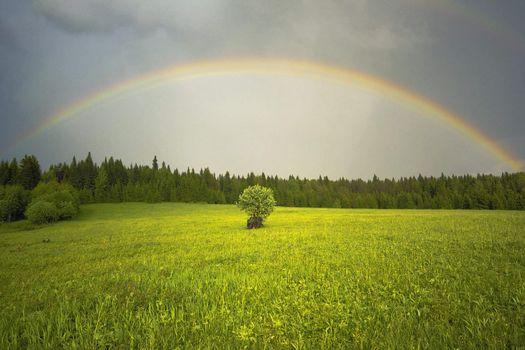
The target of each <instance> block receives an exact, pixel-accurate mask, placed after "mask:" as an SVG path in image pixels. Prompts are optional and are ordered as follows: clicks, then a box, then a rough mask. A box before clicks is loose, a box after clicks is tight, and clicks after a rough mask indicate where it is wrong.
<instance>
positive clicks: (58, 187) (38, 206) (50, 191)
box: [26, 182, 80, 224]
mask: <svg viewBox="0 0 525 350" xmlns="http://www.w3.org/2000/svg"><path fill="white" fill-rule="evenodd" d="M32 196H33V200H32V201H31V204H30V205H29V207H28V209H27V211H26V217H27V218H28V219H29V221H31V222H32V223H35V224H42V223H46V222H53V221H57V220H63V219H69V218H72V217H74V216H75V215H76V214H77V213H78V212H79V210H80V199H79V196H78V192H77V191H76V190H75V189H74V188H73V187H72V186H71V185H69V184H64V183H62V184H59V183H57V182H47V183H43V182H42V183H40V184H38V186H37V187H35V189H34V190H33V192H32Z"/></svg>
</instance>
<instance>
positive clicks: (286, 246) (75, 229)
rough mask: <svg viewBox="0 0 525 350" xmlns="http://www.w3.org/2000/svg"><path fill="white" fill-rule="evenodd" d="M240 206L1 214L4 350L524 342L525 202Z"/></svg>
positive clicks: (503, 345)
mask: <svg viewBox="0 0 525 350" xmlns="http://www.w3.org/2000/svg"><path fill="white" fill-rule="evenodd" d="M243 214H244V213H241V212H239V210H238V209H237V208H236V207H234V206H231V205H229V206H218V205H195V204H172V203H162V204H154V205H148V204H142V203H125V204H92V205H87V206H84V207H83V210H82V214H81V215H79V216H78V217H77V219H76V220H72V221H65V222H61V223H60V224H57V225H53V226H46V225H44V226H41V227H37V228H34V227H32V230H31V231H25V230H23V229H22V227H23V225H21V224H20V223H11V224H6V225H0V266H2V268H1V269H0V271H1V274H0V282H1V283H0V305H2V317H0V349H18V348H22V349H26V348H28V349H43V348H47V349H64V348H65V349H70V348H78V349H98V348H104V349H113V348H123V349H177V348H180V349H245V348H248V349H265V348H266V349H291V348H303V349H416V348H421V349H519V348H520V347H523V344H524V343H523V342H524V329H525V318H524V313H523V310H524V308H525V304H524V301H525V288H524V287H523V286H524V285H525V264H524V253H523V248H524V247H525V234H524V230H523V227H524V226H525V213H523V212H506V211H473V210H472V211H430V210H420V211H415V210H406V211H404V210H388V211H387V210H382V211H380V210H345V209H333V210H332V209H310V208H308V209H298V208H283V207H278V208H276V209H275V211H274V212H273V213H272V214H271V215H272V225H271V226H268V227H267V228H266V229H265V231H264V234H253V235H246V232H245V230H244V228H243V227H242V226H241V225H239V220H240V219H242V217H243ZM20 229H22V230H21V231H17V230H20ZM48 240H49V242H48ZM45 242H46V243H45Z"/></svg>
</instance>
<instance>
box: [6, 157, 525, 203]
mask: <svg viewBox="0 0 525 350" xmlns="http://www.w3.org/2000/svg"><path fill="white" fill-rule="evenodd" d="M39 181H42V182H51V181H56V182H58V183H65V184H70V185H71V186H72V187H73V188H74V189H76V190H77V191H78V196H79V198H80V201H81V202H82V203H94V202H130V201H133V202H137V201H138V202H141V201H142V202H161V201H166V202H204V203H220V204H226V203H228V204H233V203H235V202H236V201H237V199H238V197H239V194H240V193H241V192H242V191H243V190H244V189H245V188H246V187H248V186H251V185H255V184H259V185H261V186H265V187H269V188H271V189H272V190H273V192H274V195H275V200H276V201H277V205H280V206H295V207H324V208H379V209H390V208H398V209H511V210H525V173H523V172H518V173H503V174H501V175H498V176H496V175H484V174H478V175H475V176H473V175H463V176H455V175H453V176H445V175H443V174H442V175H441V176H439V177H433V176H422V175H419V176H417V177H402V178H399V179H379V178H378V177H377V176H375V175H374V177H373V178H372V179H370V180H362V179H354V180H349V179H345V178H340V179H338V180H331V179H329V178H328V177H326V176H324V177H321V176H320V177H319V178H317V179H306V178H299V177H298V176H289V177H288V178H282V177H278V176H272V175H266V174H264V173H262V174H258V175H256V174H254V173H249V174H247V175H232V174H230V172H226V173H224V174H218V175H217V174H215V173H212V172H211V171H210V169H208V168H205V169H200V170H198V171H195V170H194V169H190V168H187V169H186V170H184V171H179V170H178V169H173V170H172V169H171V168H170V166H169V165H166V163H164V162H162V163H161V164H160V165H159V162H158V160H157V157H154V159H153V161H152V164H151V165H137V164H133V165H127V166H126V165H124V164H123V162H122V161H121V160H119V159H114V158H113V157H110V158H106V159H104V161H103V162H102V163H101V164H97V163H95V162H94V161H93V159H92V157H91V154H88V155H87V157H86V158H85V159H82V160H77V159H76V158H75V157H74V158H73V160H72V161H71V162H69V163H65V162H64V163H59V164H54V165H51V166H50V167H49V169H48V170H46V171H45V172H41V170H40V166H39V164H38V160H37V159H36V157H34V156H25V157H24V158H23V159H22V160H21V161H20V162H17V161H16V159H13V160H12V161H11V162H7V161H2V162H0V185H1V186H4V187H5V186H8V185H17V184H18V185H20V186H22V187H23V188H24V189H26V190H31V189H32V188H34V187H35V186H36V185H37V184H38V182H39Z"/></svg>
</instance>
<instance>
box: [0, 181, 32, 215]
mask: <svg viewBox="0 0 525 350" xmlns="http://www.w3.org/2000/svg"><path fill="white" fill-rule="evenodd" d="M30 198H31V193H30V192H29V191H27V190H25V189H24V188H23V187H22V186H20V185H8V186H0V222H3V221H7V222H10V221H14V220H20V219H22V218H23V216H24V211H25V209H26V207H27V205H28V203H29V201H30Z"/></svg>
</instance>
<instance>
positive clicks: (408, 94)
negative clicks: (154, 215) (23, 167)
mask: <svg viewBox="0 0 525 350" xmlns="http://www.w3.org/2000/svg"><path fill="white" fill-rule="evenodd" d="M228 74H247V75H248V74H249V75H277V76H299V77H306V78H314V79H321V80H328V81H332V82H338V83H343V84H348V83H350V84H357V85H359V86H361V87H363V88H366V89H369V90H372V91H375V92H379V93H382V94H384V95H387V96H389V97H391V98H394V99H395V100H398V101H400V102H402V103H405V104H409V105H411V106H413V107H415V108H417V109H419V110H421V111H424V112H425V114H428V115H429V116H430V117H432V118H434V119H437V120H439V121H441V122H443V123H445V124H446V125H448V126H450V127H452V128H453V129H455V130H457V131H458V132H460V133H461V134H463V135H464V136H465V137H468V138H470V139H471V140H472V141H474V142H476V143H477V144H479V145H480V146H481V147H483V148H484V149H485V150H487V151H488V152H489V153H491V154H492V155H494V156H496V157H497V158H499V159H501V160H503V161H504V162H505V163H506V164H507V165H509V166H510V167H511V168H512V169H514V170H516V171H519V170H521V169H522V168H523V164H522V162H521V161H520V160H519V159H517V158H515V157H514V156H513V155H512V154H510V153H509V152H508V151H507V150H505V149H504V148H503V147H502V146H500V145H499V144H498V143H497V142H496V141H494V140H493V139H491V138H490V137H489V136H487V135H486V134H484V133H483V132H482V131H480V130H479V129H477V128H475V127H474V126H473V125H472V124H470V123H469V122H467V121H466V120H465V119H463V118H462V117H460V116H458V115H456V114H454V113H452V112H450V111H448V110H447V109H445V108H444V107H442V106H440V105H439V104H437V103H436V102H434V101H431V100H430V99H428V98H426V97H423V96H420V95H418V94H416V93H415V92H412V91H410V90H408V89H406V88H404V87H401V86H399V85H396V84H394V83H392V82H390V81H387V80H383V79H381V78H378V77H376V76H373V75H369V74H365V73H362V72H359V71H356V70H352V69H348V68H343V67H338V66H332V65H326V64H322V63H317V62H312V61H301V60H288V59H262V58H245V59H228V60H211V61H200V62H193V63H188V64H177V65H174V66H171V67H168V68H164V69H160V70H156V71H152V72H148V73H146V74H143V75H139V76H137V77H134V78H132V79H129V80H125V81H122V82H119V83H117V84H115V85H112V86H109V87H106V88H104V89H102V90H100V91H98V92H96V93H94V94H92V95H89V96H87V97H84V98H82V99H80V100H78V101H76V102H74V103H72V104H70V105H68V106H66V107H64V108H63V109H61V110H59V111H57V112H56V113H53V114H52V115H49V116H48V117H46V118H45V119H44V121H43V122H42V123H41V124H40V125H38V126H37V127H36V128H34V129H32V130H30V131H29V132H28V133H26V134H24V135H22V136H20V137H19V138H18V142H20V141H22V140H27V139H30V138H32V137H35V136H36V135H38V134H40V133H42V132H43V131H45V130H47V129H49V128H51V127H52V126H53V125H55V124H57V123H60V122H61V121H63V120H65V119H67V118H71V117H73V116H75V115H77V114H78V113H80V112H82V111H85V110H87V109H90V108H93V107H94V106H96V105H99V104H102V103H104V102H107V101H108V100H110V99H112V98H115V97H116V96H119V95H122V94H124V93H126V92H130V91H133V90H137V89H141V88H150V87H152V86H158V85H159V84H160V85H162V84H167V83H170V82H174V81H183V80H193V79H197V78H201V77H209V76H222V75H228Z"/></svg>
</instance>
